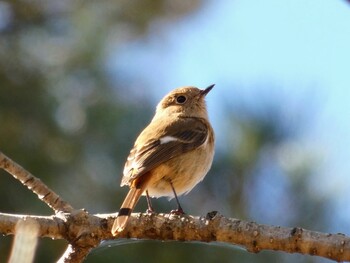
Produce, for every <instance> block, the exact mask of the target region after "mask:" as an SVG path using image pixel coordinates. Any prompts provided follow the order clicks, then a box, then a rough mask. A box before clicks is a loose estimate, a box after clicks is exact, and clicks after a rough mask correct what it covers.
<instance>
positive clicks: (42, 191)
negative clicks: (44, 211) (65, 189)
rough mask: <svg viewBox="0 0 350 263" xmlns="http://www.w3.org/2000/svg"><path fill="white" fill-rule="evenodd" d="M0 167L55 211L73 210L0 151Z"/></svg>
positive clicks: (37, 179)
mask: <svg viewBox="0 0 350 263" xmlns="http://www.w3.org/2000/svg"><path fill="white" fill-rule="evenodd" d="M0 168H2V169H4V170H5V171H7V172H8V173H9V174H11V175H12V176H13V177H14V178H16V179H17V180H19V181H20V182H21V183H22V184H23V185H25V186H26V187H27V188H28V189H29V190H31V191H32V192H33V193H35V194H36V195H37V196H38V197H39V199H40V200H41V201H43V202H45V204H47V205H48V206H49V207H50V208H52V209H53V210H54V211H55V212H71V211H73V207H72V206H71V205H70V204H68V203H67V202H66V201H64V200H62V198H61V197H59V195H58V194H56V193H55V192H54V191H53V190H51V189H50V188H49V187H47V186H46V185H45V184H44V183H43V182H42V181H41V180H40V179H39V178H36V177H35V176H34V175H32V174H31V173H30V172H28V171H26V170H25V169H24V168H23V167H22V166H20V165H19V164H17V163H16V162H14V161H12V160H11V159H10V158H9V157H7V156H6V155H5V154H3V153H2V152H0Z"/></svg>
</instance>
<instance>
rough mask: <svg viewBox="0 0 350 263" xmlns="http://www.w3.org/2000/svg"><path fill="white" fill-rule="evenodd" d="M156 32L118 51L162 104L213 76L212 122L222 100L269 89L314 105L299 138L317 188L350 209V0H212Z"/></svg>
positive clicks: (254, 98) (120, 64) (306, 107)
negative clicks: (315, 172)
mask: <svg viewBox="0 0 350 263" xmlns="http://www.w3.org/2000/svg"><path fill="white" fill-rule="evenodd" d="M151 30H152V33H151V36H150V37H149V38H148V39H147V40H144V39H142V40H140V41H135V42H134V43H133V44H131V45H128V46H125V47H124V48H122V49H121V51H120V50H119V52H118V54H116V56H118V60H114V59H113V57H112V59H113V61H117V62H114V63H115V64H114V66H116V67H117V68H125V67H130V68H131V69H132V71H133V72H135V75H136V76H142V78H143V79H145V80H146V81H147V82H148V83H147V85H148V86H150V87H152V92H153V94H154V102H155V103H156V102H157V101H158V100H159V99H160V98H161V97H163V95H165V94H166V93H167V92H168V91H169V90H171V89H173V88H175V87H178V86H183V85H195V86H199V87H206V86H208V85H210V84H212V83H216V87H215V90H214V91H213V92H212V94H211V96H210V97H208V104H209V107H210V111H211V112H210V114H211V117H212V119H213V121H214V126H215V125H216V126H219V125H220V122H221V120H222V119H221V118H220V117H218V116H223V115H224V113H223V112H222V108H220V100H222V99H223V98H225V99H226V100H227V99H228V98H230V97H232V98H234V100H239V99H240V98H242V99H244V100H248V101H249V102H250V103H252V104H254V105H257V107H259V104H260V103H261V96H260V95H261V94H262V93H265V94H267V96H269V97H271V98H274V99H275V100H277V101H279V100H280V101H281V103H284V102H286V101H289V102H291V101H294V102H295V101H296V104H295V105H299V106H301V108H302V109H301V110H303V111H305V114H308V112H310V110H311V111H312V121H311V122H310V123H309V124H308V125H306V127H305V133H304V135H303V138H301V140H302V141H304V142H305V144H306V145H308V147H310V148H311V149H312V150H313V151H314V152H315V153H316V155H317V156H319V158H320V160H322V162H321V165H322V167H320V168H321V169H320V170H321V171H322V172H321V175H320V178H317V179H316V182H315V187H316V186H317V191H319V192H321V193H324V194H329V195H332V197H333V198H335V200H337V204H338V205H339V207H342V208H343V209H341V210H342V211H344V210H349V204H348V203H349V200H350V191H349V190H348V189H350V180H349V179H350V160H349V159H350V105H349V104H350V4H348V3H347V2H346V1H341V0H329V1H327V0H321V1H320V0H308V1H302V0H290V1H280V0H266V1H258V0H255V1H253V0H235V1H229V0H226V1H208V2H207V3H206V4H205V5H204V6H203V8H202V9H201V10H199V11H198V12H197V13H196V14H193V15H191V16H188V17H186V18H185V19H181V20H179V21H177V22H174V23H170V24H166V23H165V22H164V21H163V20H159V21H156V22H155V23H154V24H153V26H152V29H151ZM126 61H127V62H126ZM289 105H292V104H289ZM295 105H294V106H295ZM344 205H345V206H346V207H344ZM344 208H345V209H344ZM341 216H342V217H343V218H344V220H345V219H347V220H350V215H348V214H347V213H342V214H341Z"/></svg>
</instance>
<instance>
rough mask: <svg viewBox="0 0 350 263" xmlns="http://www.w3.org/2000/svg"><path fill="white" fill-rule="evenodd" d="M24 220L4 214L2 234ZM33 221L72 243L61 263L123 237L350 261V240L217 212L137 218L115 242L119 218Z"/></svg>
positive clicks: (81, 214) (42, 232)
mask: <svg viewBox="0 0 350 263" xmlns="http://www.w3.org/2000/svg"><path fill="white" fill-rule="evenodd" d="M23 217H26V216H14V215H8V214H0V233H2V234H10V233H14V225H15V223H16V221H18V220H19V219H20V218H23ZM31 218H33V219H35V220H38V223H39V225H40V229H39V233H38V235H39V236H49V237H51V238H56V239H57V238H61V239H62V238H64V239H66V240H67V241H68V242H69V244H70V247H69V248H68V250H67V251H66V253H65V255H64V256H63V257H62V258H61V262H81V260H83V259H84V258H85V257H86V255H87V253H88V252H89V251H90V250H91V249H92V248H94V247H97V246H98V245H99V244H100V242H101V241H102V240H111V239H118V238H137V239H153V240H174V241H197V242H223V243H227V244H232V245H238V246H241V247H244V248H246V249H247V250H248V251H249V252H253V253H257V252H260V251H261V250H279V251H284V252H288V253H301V254H308V255H316V256H320V257H325V258H328V259H332V260H335V261H350V237H347V236H345V235H342V234H325V233H320V232H314V231H309V230H305V229H302V228H285V227H276V226H268V225H260V224H257V223H254V222H247V221H242V220H239V219H234V218H227V217H224V216H222V215H219V214H217V213H216V212H211V213H208V214H207V216H206V217H194V216H189V215H184V216H178V215H172V214H142V213H134V214H132V216H131V218H130V221H129V223H128V225H127V227H126V229H125V230H124V231H123V232H122V233H121V234H120V235H119V236H118V237H113V236H112V234H111V232H110V230H111V227H112V225H113V222H114V219H115V214H97V215H89V214H88V213H87V212H85V211H83V210H76V211H74V212H73V213H71V214H60V215H58V216H52V217H35V216H31ZM6 222H7V223H6ZM79 260H80V261H79Z"/></svg>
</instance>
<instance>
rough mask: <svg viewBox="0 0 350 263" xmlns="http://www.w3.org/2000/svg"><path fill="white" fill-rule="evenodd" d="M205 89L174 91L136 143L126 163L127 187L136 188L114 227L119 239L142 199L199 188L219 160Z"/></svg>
mask: <svg viewBox="0 0 350 263" xmlns="http://www.w3.org/2000/svg"><path fill="white" fill-rule="evenodd" d="M213 87H214V85H211V86H209V87H207V88H206V89H204V90H200V89H198V88H195V87H182V88H178V89H175V90H173V91H172V92H170V93H169V94H168V95H166V96H165V97H164V98H163V99H162V100H161V101H160V102H159V104H158V106H157V110H156V113H155V116H154V117H153V119H152V121H151V123H150V124H149V125H148V126H147V127H146V128H145V129H144V130H143V131H142V132H141V134H140V135H139V137H138V138H137V139H136V142H135V145H134V147H133V148H132V149H131V151H130V154H129V156H128V159H127V161H126V163H125V167H124V171H123V178H122V182H121V186H124V185H128V186H129V187H130V190H129V192H128V194H127V196H126V197H125V199H124V202H123V204H122V206H121V208H120V210H119V213H118V216H117V218H116V219H115V221H114V224H113V227H112V231H111V232H112V234H113V235H114V236H115V235H117V234H118V233H119V232H121V231H123V230H124V228H125V226H126V224H127V222H128V219H129V217H130V214H131V212H132V211H133V209H134V208H135V206H136V203H137V201H138V200H139V198H140V196H141V195H146V197H147V203H148V211H150V212H152V211H153V209H152V205H151V200H150V196H152V197H161V196H170V197H175V199H176V202H177V209H176V210H173V211H172V213H178V214H183V213H184V212H183V209H182V208H181V205H180V203H179V200H178V195H182V194H186V193H188V192H189V191H191V190H192V189H193V187H195V186H196V184H198V183H199V182H200V181H202V180H203V178H204V176H205V175H206V174H207V172H208V171H209V169H210V166H211V164H212V161H213V157H214V132H213V129H212V127H211V125H210V123H209V121H208V113H207V109H206V103H205V96H206V95H207V94H208V93H209V91H210V90H211V89H212V88H213Z"/></svg>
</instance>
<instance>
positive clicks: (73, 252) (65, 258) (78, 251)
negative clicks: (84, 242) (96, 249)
mask: <svg viewBox="0 0 350 263" xmlns="http://www.w3.org/2000/svg"><path fill="white" fill-rule="evenodd" d="M91 249H92V248H90V247H77V246H73V245H68V247H67V249H66V251H65V252H64V254H63V255H62V257H61V258H60V259H59V260H58V261H57V263H68V262H69V263H80V262H83V260H84V259H85V258H86V257H87V255H88V254H89V252H90V251H91Z"/></svg>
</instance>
